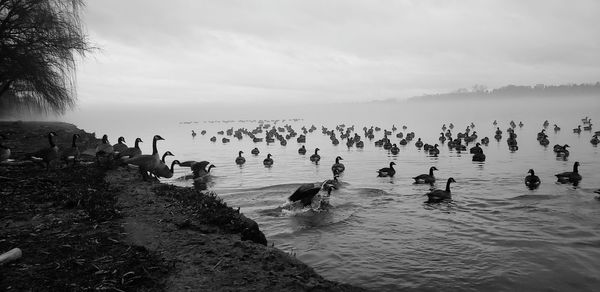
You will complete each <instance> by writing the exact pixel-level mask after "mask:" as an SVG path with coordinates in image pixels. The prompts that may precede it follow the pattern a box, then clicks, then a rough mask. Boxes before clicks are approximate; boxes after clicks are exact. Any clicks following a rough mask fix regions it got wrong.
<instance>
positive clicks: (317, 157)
mask: <svg viewBox="0 0 600 292" xmlns="http://www.w3.org/2000/svg"><path fill="white" fill-rule="evenodd" d="M319 150H320V149H319V148H315V154H313V155H311V156H310V161H312V162H319V160H321V155H319V153H318V152H319Z"/></svg>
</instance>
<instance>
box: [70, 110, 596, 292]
mask: <svg viewBox="0 0 600 292" xmlns="http://www.w3.org/2000/svg"><path fill="white" fill-rule="evenodd" d="M195 111H198V112H195ZM82 112H83V111H82ZM117 112H118V113H115V111H114V110H113V111H112V112H111V113H110V114H109V113H108V112H102V111H97V112H92V111H89V112H86V113H85V114H83V113H78V114H75V115H72V116H71V117H69V118H67V120H70V121H72V122H74V123H76V124H77V125H79V126H81V127H83V128H84V129H86V130H88V131H96V132H97V133H98V136H100V134H103V133H107V134H108V135H109V137H111V142H113V143H114V142H115V141H116V138H117V137H118V136H125V138H126V139H127V141H128V142H129V144H132V142H133V140H134V139H135V137H142V139H144V141H145V142H144V144H143V147H144V148H143V150H144V151H145V152H149V151H150V146H151V145H150V144H151V137H152V135H153V134H160V135H162V136H163V137H164V138H165V139H166V140H165V141H160V142H159V150H160V151H161V152H163V151H165V150H171V151H172V152H173V153H175V155H176V156H175V158H176V159H179V160H181V161H184V160H209V161H211V162H212V163H213V164H215V165H216V166H217V168H214V169H213V170H212V176H211V181H210V183H209V187H210V189H212V190H214V191H216V192H217V193H218V194H219V195H220V197H222V198H223V199H224V200H225V201H227V202H228V204H229V205H231V206H234V207H237V206H239V207H241V212H243V213H244V214H246V215H247V216H248V217H250V218H253V219H254V220H256V221H257V222H258V223H259V225H260V226H261V229H262V230H263V232H264V233H265V234H266V235H267V238H268V239H269V241H271V242H274V243H275V245H276V246H277V247H279V248H280V249H282V250H284V251H288V252H290V253H295V254H296V257H297V258H299V259H300V260H302V261H304V262H305V263H307V264H309V265H311V266H312V267H314V268H315V270H316V271H318V272H319V273H321V274H322V275H324V276H325V277H327V278H329V279H333V280H339V281H343V282H347V283H352V284H357V285H360V286H363V287H367V288H373V289H377V290H389V291H394V290H397V289H408V290H412V289H414V290H447V289H448V288H449V287H451V288H452V290H478V291H479V290H548V289H554V290H557V291H562V290H580V291H583V290H588V291H592V290H596V289H597V287H598V285H600V273H599V272H600V261H598V259H600V231H599V230H600V229H599V227H600V201H598V200H596V199H595V198H594V197H595V194H594V193H593V191H594V190H596V189H599V188H600V159H599V153H598V152H599V151H598V147H594V146H593V145H592V144H591V143H590V142H589V141H590V139H591V136H592V134H591V132H589V131H587V132H582V134H580V135H577V134H574V133H573V132H572V128H575V127H576V126H577V125H578V124H581V118H583V117H585V116H589V117H591V118H592V122H594V121H595V120H596V119H600V101H598V99H597V98H588V99H565V100H556V99H550V100H547V99H546V100H545V99H531V100H528V101H527V102H522V101H515V100H514V99H510V100H495V101H490V100H486V101H485V102H427V103H398V104H354V105H329V106H319V107H310V106H305V107H290V108H279V109H267V108H261V107H252V108H247V107H246V108H236V107H230V108H229V107H226V108H218V107H213V108H210V109H207V108H194V107H188V108H187V109H180V110H166V109H163V110H161V111H156V112H154V113H152V114H146V115H137V116H136V114H135V113H128V112H126V111H125V110H123V111H117ZM148 112H150V110H148ZM134 116H135V117H134ZM290 118H303V120H300V121H296V122H294V121H291V120H286V121H285V122H281V121H280V122H278V123H277V124H276V126H283V125H284V124H290V125H291V126H292V127H293V128H294V129H296V131H298V132H300V128H301V127H302V126H306V127H310V125H312V124H314V125H315V126H316V127H317V128H318V129H317V130H316V131H315V132H313V133H311V134H308V135H307V143H305V145H306V148H307V149H308V152H307V154H306V155H299V154H298V153H297V149H298V148H299V146H300V144H299V143H296V140H295V138H292V139H291V140H290V141H289V143H288V145H287V146H285V147H284V146H281V145H279V143H273V144H270V145H266V144H265V143H257V144H254V143H252V141H251V140H250V139H248V138H247V137H245V138H244V139H242V140H239V141H238V140H237V139H236V138H233V137H229V138H231V143H228V144H223V143H221V142H220V140H221V138H222V137H223V136H220V135H217V134H216V132H217V131H220V130H226V129H228V128H231V127H233V128H234V129H237V128H240V127H244V128H247V129H253V128H255V127H256V126H257V125H258V123H257V122H241V121H239V120H246V119H252V120H259V119H290ZM208 120H219V121H221V120H233V121H235V122H230V123H223V122H216V123H208V122H205V121H208ZM493 120H498V123H499V124H498V126H499V127H500V129H501V130H502V131H504V132H505V131H506V129H507V128H508V123H509V121H510V120H514V121H515V122H516V123H518V122H519V121H522V122H523V123H524V124H525V125H524V127H523V128H519V127H517V128H516V129H515V130H516V132H515V133H516V134H517V135H518V137H517V140H518V142H519V150H518V151H516V152H510V151H509V150H508V147H507V144H506V137H507V135H506V134H505V135H504V137H503V139H502V140H501V141H499V142H497V141H496V140H494V139H493V135H494V131H495V127H494V126H493V125H492V121H493ZM544 120H548V121H549V122H550V127H549V128H548V130H547V133H548V135H549V139H550V146H549V147H543V146H541V145H539V143H538V142H537V140H536V134H537V132H539V131H540V130H541V129H542V123H543V121H544ZM181 121H191V122H192V123H190V124H181V123H180V122H181ZM196 122H197V123H196ZM450 122H452V123H454V125H455V126H456V127H455V128H454V130H453V133H454V135H456V133H458V132H463V131H464V129H465V128H466V127H467V125H469V124H470V123H471V122H473V123H474V124H475V125H476V127H475V128H474V129H473V130H475V131H477V134H478V136H479V139H481V138H483V137H484V136H488V137H490V139H491V141H490V144H489V146H482V147H483V149H484V152H485V154H486V155H487V159H486V161H485V162H483V163H477V162H472V161H471V155H470V154H468V152H463V153H457V152H456V151H451V150H449V149H448V147H447V146H441V147H440V150H441V153H440V155H439V156H438V157H431V156H429V155H426V154H425V153H424V152H423V150H419V149H417V148H416V147H415V145H414V142H415V141H416V139H415V140H413V141H412V142H409V144H408V145H406V146H400V153H399V154H398V155H392V154H390V153H389V152H388V151H387V150H384V149H383V148H381V147H375V146H374V145H373V141H375V140H377V139H380V138H381V137H382V135H383V131H381V132H377V133H376V137H375V140H373V141H370V142H369V141H368V140H365V139H364V137H363V140H365V142H366V143H365V148H364V149H356V148H350V149H348V148H347V147H346V145H345V140H340V145H338V146H333V145H332V144H331V142H330V141H329V138H328V137H327V136H325V135H323V134H321V126H322V125H323V126H326V127H328V128H329V129H333V128H334V127H335V126H336V125H338V124H341V123H345V124H346V125H347V126H351V125H354V126H355V129H356V132H358V133H359V134H360V135H361V136H362V128H363V126H367V127H370V126H371V125H373V126H380V127H381V128H382V129H388V130H390V129H391V127H392V125H396V127H398V128H399V129H398V131H402V132H404V133H405V134H406V132H413V131H414V132H415V133H416V137H421V138H422V139H423V141H424V142H425V143H430V144H433V143H437V142H438V137H439V133H440V132H441V129H440V127H441V125H442V124H444V123H445V124H446V125H448V124H449V123H450ZM555 123H556V124H558V125H559V126H560V127H561V128H562V129H561V131H559V132H556V133H555V132H554V131H553V130H552V125H553V124H555ZM273 124H274V123H273V122H271V125H273ZM402 125H406V126H407V127H408V129H407V130H406V131H403V130H402V128H401V127H402ZM192 129H194V130H196V132H200V130H202V129H205V130H207V132H208V133H207V134H206V135H205V136H201V135H198V136H197V137H196V138H194V139H192V137H191V130H192ZM595 130H598V129H595ZM396 133H397V132H395V133H394V134H393V135H392V137H390V138H391V139H392V141H393V142H394V143H397V142H398V141H399V139H397V138H395V134H396ZM211 136H217V138H218V141H217V142H215V143H213V142H210V141H209V138H210V137H211ZM338 137H339V133H338ZM554 144H561V145H562V144H569V145H570V146H571V147H570V151H571V154H570V156H569V157H568V159H567V160H564V159H557V158H556V155H555V154H554V152H553V151H552V145H554ZM470 146H471V145H470ZM254 147H258V148H259V149H260V151H261V153H260V155H258V156H253V155H251V154H250V150H251V149H252V148H254ZM315 147H319V148H320V149H321V151H320V152H319V153H320V154H321V162H320V163H319V164H318V165H317V164H314V163H312V162H310V161H309V159H308V157H309V156H310V154H312V151H313V149H314V148H315ZM239 150H243V151H244V152H245V154H244V156H245V157H246V163H245V164H244V165H243V166H242V167H239V166H237V165H235V163H234V159H235V157H236V156H237V152H238V151H239ZM267 153H271V154H272V155H273V159H274V160H275V164H274V165H273V167H271V168H266V167H264V166H263V164H262V160H263V159H264V158H265V156H266V154H267ZM338 155H340V156H342V157H343V159H344V160H343V161H342V162H343V163H344V164H345V166H346V171H345V173H344V174H343V176H342V177H341V181H342V182H343V186H342V187H341V188H340V189H339V190H335V191H334V192H333V193H332V196H331V198H330V204H331V207H329V208H328V209H326V210H312V209H303V210H298V209H290V206H289V204H288V203H287V200H286V198H287V197H288V196H289V195H290V194H292V193H293V191H294V190H295V189H296V188H297V187H298V186H300V185H301V184H302V183H307V182H317V181H323V180H325V179H329V178H331V165H332V164H333V162H334V159H335V157H336V156H338ZM390 161H395V162H396V164H397V165H396V170H397V173H396V176H395V177H394V178H380V177H377V173H376V170H377V169H379V168H382V167H387V166H388V164H389V162H390ZM575 161H579V162H580V163H581V166H580V173H581V174H582V176H583V180H582V181H581V183H580V184H579V185H578V186H573V185H569V184H559V183H556V179H555V177H554V174H556V173H559V172H563V171H571V170H572V166H573V163H574V162H575ZM430 166H436V167H437V168H438V169H439V171H437V172H436V173H435V174H436V177H437V182H436V184H435V186H434V187H436V188H444V186H445V181H446V179H447V178H448V177H454V178H455V180H456V183H455V184H453V185H452V194H453V200H452V202H446V203H441V204H425V203H424V202H425V200H426V197H425V196H424V194H425V193H427V192H428V191H429V190H430V186H429V185H415V184H413V181H412V179H411V177H413V176H416V175H418V174H421V173H426V172H427V171H428V169H429V167H430ZM530 168H533V169H535V171H536V174H537V175H538V176H539V177H540V178H541V180H542V184H541V186H540V187H539V188H538V189H536V190H529V189H527V188H526V187H525V185H524V183H523V179H524V177H525V176H526V175H527V170H529V169H530ZM189 173H190V171H189V169H184V168H176V174H175V176H174V177H175V178H176V177H179V176H183V175H185V174H189ZM166 181H167V182H169V183H174V184H177V185H183V186H191V182H190V181H181V180H176V179H170V180H166Z"/></svg>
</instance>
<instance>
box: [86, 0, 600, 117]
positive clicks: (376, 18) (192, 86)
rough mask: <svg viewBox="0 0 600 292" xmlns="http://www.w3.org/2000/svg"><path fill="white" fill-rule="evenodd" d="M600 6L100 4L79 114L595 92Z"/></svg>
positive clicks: (583, 0) (344, 1)
mask: <svg viewBox="0 0 600 292" xmlns="http://www.w3.org/2000/svg"><path fill="white" fill-rule="evenodd" d="M598 15H600V1H597V0H577V1H564V0H561V1H556V0H543V1H542V0H528V1H521V0H461V1H458V0H456V1H453V0H445V1H441V0H414V1H413V0H397V1H383V0H369V1H367V0H364V1H358V0H318V1H317V0H315V1H312V0H309V1H300V0H298V1H288V0H269V1H262V0H258V1H253V0H237V1H230V0H213V1H197V0H189V1H185V0H173V1H155V0H143V1H142V0H128V1H120V0H119V1H117V0H102V1H86V7H85V9H84V11H83V15H82V18H83V21H84V23H85V26H86V31H87V34H88V36H89V39H90V41H91V43H92V44H93V45H94V46H96V47H98V49H97V50H96V51H94V52H93V53H91V54H88V55H87V56H86V57H85V58H84V59H83V60H82V61H80V64H79V67H78V71H77V80H78V82H77V91H78V99H79V104H80V106H82V107H86V106H95V105H98V104H103V105H113V104H116V105H126V104H140V103H144V104H157V105H163V104H183V105H187V104H190V105H195V104H212V103H222V104H255V105H257V104H258V105H260V104H275V105H276V104H303V103H304V104H307V103H322V102H327V103H331V102H333V103H335V102H362V101H371V100H383V99H390V98H399V99H402V98H408V97H412V96H416V95H421V94H430V93H443V92H449V91H453V90H456V89H458V88H471V87H472V86H473V85H475V84H483V85H486V86H487V87H488V88H497V87H501V86H505V85H508V84H515V85H534V84H538V83H544V84H556V85H557V84H568V83H595V82H597V81H600V37H599V36H600V17H598Z"/></svg>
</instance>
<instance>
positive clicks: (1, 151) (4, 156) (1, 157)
mask: <svg viewBox="0 0 600 292" xmlns="http://www.w3.org/2000/svg"><path fill="white" fill-rule="evenodd" d="M9 157H10V148H8V147H7V146H4V145H2V144H1V143H0V162H3V161H6V160H8V158H9Z"/></svg>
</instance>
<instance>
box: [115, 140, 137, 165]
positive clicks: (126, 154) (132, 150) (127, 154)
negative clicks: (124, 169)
mask: <svg viewBox="0 0 600 292" xmlns="http://www.w3.org/2000/svg"><path fill="white" fill-rule="evenodd" d="M140 142H144V141H142V139H141V138H136V139H135V144H134V146H133V147H129V148H127V149H126V150H124V151H123V152H120V153H119V154H117V158H119V159H122V160H124V159H128V158H133V157H136V156H138V155H142V149H140ZM113 148H114V147H113Z"/></svg>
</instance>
